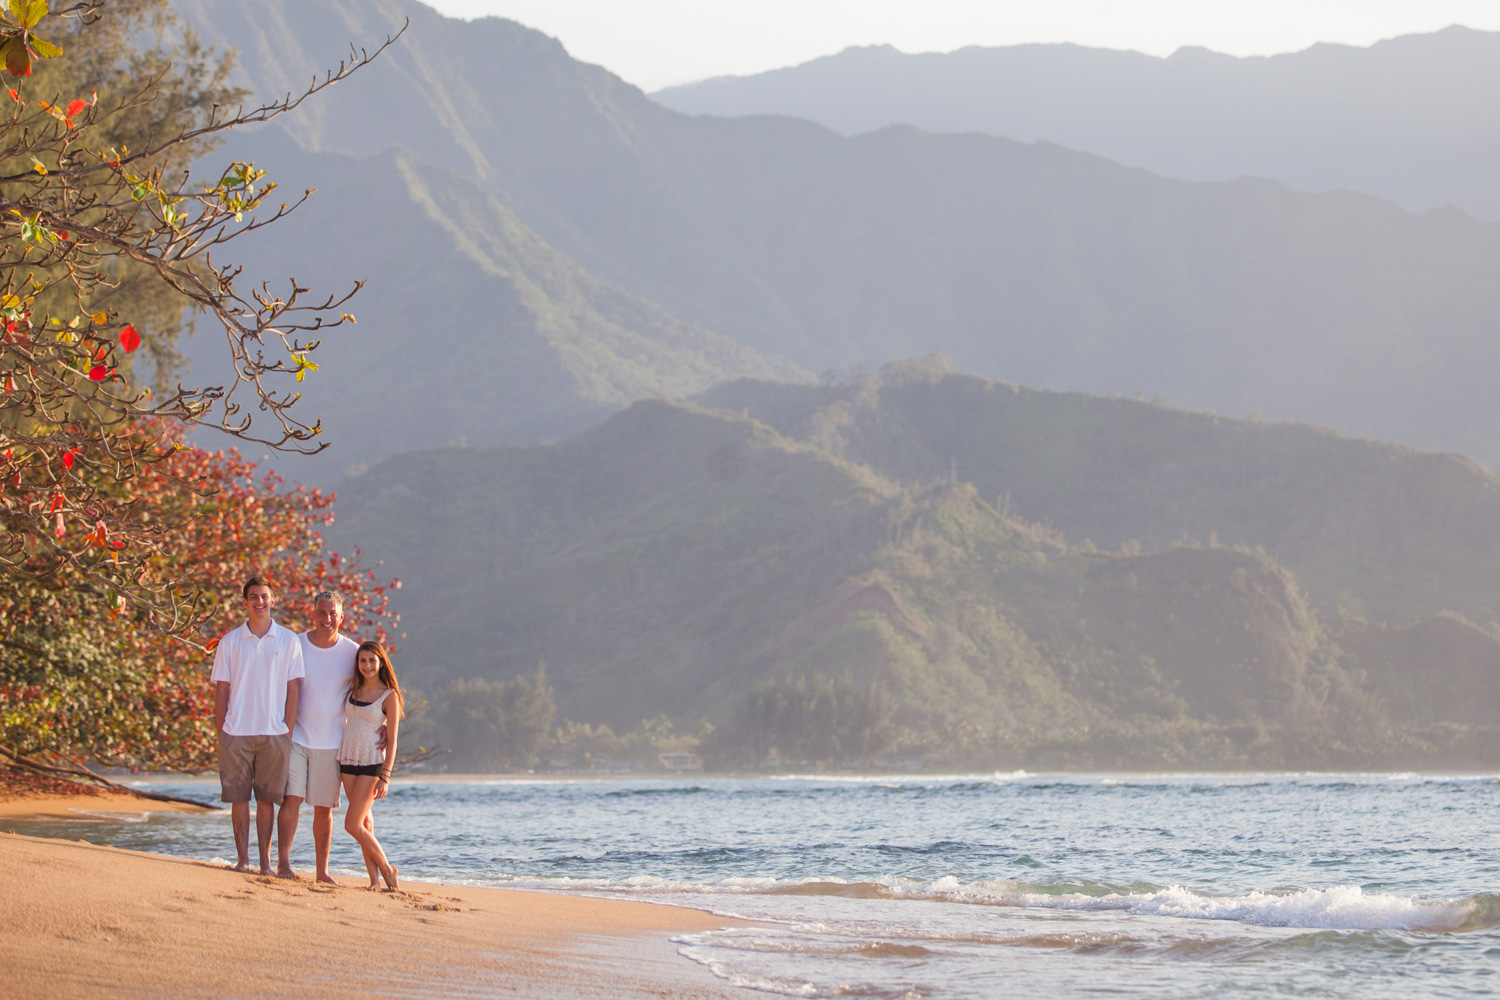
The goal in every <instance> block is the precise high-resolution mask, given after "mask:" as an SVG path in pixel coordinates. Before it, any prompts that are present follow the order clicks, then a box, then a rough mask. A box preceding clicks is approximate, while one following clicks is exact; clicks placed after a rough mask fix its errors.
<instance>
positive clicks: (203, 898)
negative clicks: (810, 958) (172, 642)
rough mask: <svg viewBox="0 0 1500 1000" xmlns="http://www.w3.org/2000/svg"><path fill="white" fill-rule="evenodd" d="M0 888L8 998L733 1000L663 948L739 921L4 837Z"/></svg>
mask: <svg viewBox="0 0 1500 1000" xmlns="http://www.w3.org/2000/svg"><path fill="white" fill-rule="evenodd" d="M89 798H94V797H92V796H90V797H89ZM111 798H113V796H111ZM137 801H144V800H137ZM150 805H152V806H153V807H154V806H159V805H167V803H150ZM100 811H104V810H100ZM143 811H144V810H143ZM153 811H154V810H153ZM0 877H3V880H4V884H5V891H4V892H3V893H0V967H3V968H5V969H6V973H7V975H6V986H7V995H8V996H14V997H17V998H23V997H26V998H30V997H36V998H41V997H48V998H53V997H75V996H76V997H86V996H87V997H98V996H140V995H152V996H171V997H223V996H229V995H235V996H239V995H255V996H265V997H283V996H284V997H306V996H320V997H330V998H345V997H348V998H351V1000H352V998H361V1000H363V998H367V997H369V996H370V995H372V994H377V995H384V996H395V997H405V996H411V997H417V996H424V997H427V996H434V995H447V996H460V997H462V996H487V995H494V994H498V993H520V994H521V995H524V996H528V997H538V998H549V1000H550V998H552V997H558V998H562V997H599V998H601V1000H602V998H607V997H623V998H629V997H682V998H688V1000H698V998H701V1000H725V998H730V997H742V996H743V995H744V993H743V991H742V990H739V989H737V988H736V987H733V986H731V985H729V984H727V983H725V982H723V981H721V980H719V979H717V978H716V977H715V976H714V975H713V973H712V972H710V971H709V970H708V969H706V968H704V967H702V966H700V965H697V964H695V963H694V962H692V961H690V960H688V959H686V958H683V957H681V956H680V955H678V954H677V949H676V946H675V945H674V944H672V941H671V938H672V937H673V936H674V935H677V934H687V933H695V932H702V931H707V930H715V929H718V928H722V927H731V926H744V925H745V922H744V921H738V920H733V919H730V918H726V917H718V916H714V915H713V914H711V913H708V912H707V911H703V910H695V909H689V908H686V907H680V906H670V905H662V904H657V903H643V902H636V901H633V900H616V899H599V898H595V897H590V896H570V895H564V894H557V893H542V892H528V891H525V890H519V889H494V888H477V887H471V886H457V885H443V884H435V883H417V882H413V883H409V884H408V883H405V882H403V883H402V887H401V889H400V890H399V891H396V892H371V891H369V890H367V889H365V888H363V887H362V886H356V885H355V884H353V883H354V882H355V881H356V880H351V879H347V878H346V879H344V880H343V882H344V884H343V885H341V886H339V887H331V886H323V885H318V884H316V883H314V882H312V880H311V878H310V877H304V878H302V879H301V880H297V881H292V880H287V879H278V878H268V877H265V876H262V875H259V874H243V873H239V872H234V871H232V870H229V869H227V868H222V867H219V866H216V865H211V864H208V863H206V862H201V861H190V860H186V859H182V858H174V857H168V856H165V855H157V854H145V853H141V852H137V851H126V850H118V849H116V848H113V847H105V846H99V845H95V844H90V843H87V842H84V841H63V840H50V839H47V838H40V837H27V836H21V835H19V834H14V833H0ZM357 881H359V882H362V881H363V880H357Z"/></svg>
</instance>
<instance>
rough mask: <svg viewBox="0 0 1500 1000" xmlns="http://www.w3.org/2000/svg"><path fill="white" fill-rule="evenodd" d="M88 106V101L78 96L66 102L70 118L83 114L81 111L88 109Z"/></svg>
mask: <svg viewBox="0 0 1500 1000" xmlns="http://www.w3.org/2000/svg"><path fill="white" fill-rule="evenodd" d="M88 106H89V102H88V101H85V100H83V99H82V98H78V97H75V98H73V99H72V100H71V101H69V102H68V117H69V118H72V117H73V116H74V115H81V114H83V112H85V111H87V110H88Z"/></svg>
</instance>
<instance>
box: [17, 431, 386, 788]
mask: <svg viewBox="0 0 1500 1000" xmlns="http://www.w3.org/2000/svg"><path fill="white" fill-rule="evenodd" d="M154 432H155V429H153V430H152V432H149V433H154ZM167 433H168V434H169V435H170V436H173V437H174V438H175V436H176V435H177V434H180V431H169V432H167ZM184 482H186V483H190V484H192V486H193V489H184V488H182V486H181V485H180V484H182V483H184ZM109 488H110V489H111V490H112V491H115V492H117V493H118V492H125V493H128V494H129V499H130V500H131V501H133V502H136V503H139V504H141V505H143V506H144V507H146V508H147V509H150V510H153V511H156V512H158V516H159V518H160V520H161V522H162V523H163V525H164V527H163V529H162V534H161V537H160V539H159V540H158V543H157V544H156V545H155V546H154V551H153V556H152V559H153V561H152V564H151V566H150V567H148V571H149V573H150V574H151V575H157V574H160V575H162V576H163V577H171V578H174V579H178V580H180V581H182V583H183V585H185V586H188V587H191V588H192V589H193V590H195V591H197V592H199V593H200V594H205V595H209V596H208V598H207V599H206V600H205V604H204V607H203V609H202V615H201V620H202V622H203V624H202V634H201V635H200V636H198V637H194V638H195V639H199V640H201V639H202V638H208V637H212V636H218V635H220V634H222V633H223V632H224V631H227V630H228V629H229V628H231V627H233V625H235V624H236V623H237V622H238V621H240V620H242V619H243V617H244V616H243V609H242V608H241V607H240V605H239V602H238V600H237V598H238V596H239V587H240V584H241V582H242V581H243V579H244V576H245V573H246V566H247V564H246V558H247V553H248V554H251V555H252V556H253V557H254V558H256V559H258V560H260V562H257V563H255V564H254V568H255V569H256V570H257V571H259V572H262V573H264V574H265V575H267V576H268V577H270V579H271V580H272V581H273V582H274V584H275V586H276V588H277V590H278V592H280V593H281V594H282V595H283V599H282V607H281V609H280V610H279V611H278V617H280V618H282V619H283V620H284V621H287V622H290V623H291V624H292V625H294V626H302V627H311V624H312V621H311V619H312V608H311V600H312V595H313V594H314V593H316V592H317V591H319V590H324V589H329V590H338V591H340V592H341V593H342V594H343V595H344V600H345V620H346V624H345V629H346V631H348V632H350V633H352V634H355V635H361V636H365V637H369V638H379V639H381V640H383V641H389V639H390V638H391V636H390V630H392V629H394V626H395V623H396V622H397V620H398V619H397V617H396V616H395V615H394V614H392V613H391V612H390V610H389V607H388V600H389V594H390V590H391V589H393V588H396V587H399V586H400V584H399V583H398V582H396V581H388V582H382V581H379V580H377V579H376V577H375V575H374V573H373V572H372V571H371V570H368V569H365V568H363V567H361V566H360V565H359V554H358V553H357V552H356V553H355V554H354V557H353V558H352V559H346V558H343V557H341V556H340V555H338V554H337V553H335V552H331V551H329V550H328V548H327V547H326V545H325V544H324V541H323V538H322V535H321V534H320V533H319V530H318V529H319V528H320V527H321V526H323V525H325V524H327V523H328V522H329V521H330V520H331V519H332V502H333V499H334V498H333V496H332V495H330V494H326V493H323V492H321V491H319V490H316V489H307V488H304V487H300V486H296V487H290V488H289V487H288V486H287V484H286V483H285V482H284V481H282V479H281V478H280V477H279V476H277V475H276V474H275V473H264V474H260V475H257V469H256V466H255V465H254V464H253V463H250V462H247V461H245V460H244V459H243V458H242V457H241V456H240V455H239V454H238V453H237V452H234V451H229V452H222V451H221V452H207V451H204V450H202V449H199V448H192V447H185V448H182V449H178V450H174V451H173V452H172V453H171V457H170V458H169V459H168V460H167V461H166V462H164V463H161V464H160V465H157V466H153V467H151V468H149V469H148V470H147V471H146V472H145V473H144V474H142V475H140V476H137V477H135V478H133V479H132V480H131V481H130V482H129V483H128V484H126V485H121V484H111V485H110V487H109ZM100 541H103V542H104V543H105V546H104V551H105V552H106V553H107V554H108V552H109V550H108V547H107V542H108V539H107V537H105V538H103V539H97V538H96V540H95V541H94V542H93V543H92V544H94V545H95V546H96V547H98V546H99V542H100ZM72 593H76V588H71V587H66V586H65V587H63V588H61V589H60V590H54V589H50V588H46V587H41V586H38V585H35V584H32V585H29V586H21V587H17V588H15V589H13V590H11V591H9V592H7V593H5V594H4V595H0V616H3V619H4V621H6V623H7V624H8V626H9V627H8V629H7V632H6V634H5V637H4V639H3V640H0V743H3V744H4V745H6V746H7V747H9V748H11V750H13V751H14V752H16V753H19V754H22V755H27V756H30V755H35V754H39V753H41V754H50V755H53V756H60V757H64V758H71V759H73V760H83V759H91V760H94V761H98V762H100V763H106V764H116V765H124V766H127V767H141V766H148V765H149V766H152V767H170V768H174V769H178V770H197V769H201V768H204V767H207V766H210V765H211V764H212V759H213V752H214V740H215V736H214V732H213V691H212V687H211V685H210V684H209V683H208V681H207V674H206V671H205V664H206V662H207V660H206V657H205V653H206V652H207V651H209V650H211V649H212V648H213V644H214V643H215V642H216V641H217V640H216V639H215V638H208V641H207V642H203V643H201V645H200V641H186V640H183V639H181V638H175V639H174V640H172V641H164V639H163V637H162V636H161V635H160V634H157V633H153V632H151V631H149V630H145V629H142V628H141V627H140V621H139V620H138V617H137V616H136V615H132V614H131V609H130V607H129V606H128V605H124V606H116V607H114V608H110V609H107V610H106V611H105V612H104V613H102V614H101V613H98V612H97V611H96V610H95V609H92V608H90V607H88V606H87V605H70V604H68V603H66V596H67V595H69V594H72ZM60 596H61V598H62V599H60Z"/></svg>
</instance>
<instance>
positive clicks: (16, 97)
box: [6, 87, 21, 101]
mask: <svg viewBox="0 0 1500 1000" xmlns="http://www.w3.org/2000/svg"><path fill="white" fill-rule="evenodd" d="M6 93H7V94H9V95H10V97H11V100H13V101H19V100H20V99H21V95H20V94H18V93H16V88H14V87H11V88H10V89H9V90H7V91H6Z"/></svg>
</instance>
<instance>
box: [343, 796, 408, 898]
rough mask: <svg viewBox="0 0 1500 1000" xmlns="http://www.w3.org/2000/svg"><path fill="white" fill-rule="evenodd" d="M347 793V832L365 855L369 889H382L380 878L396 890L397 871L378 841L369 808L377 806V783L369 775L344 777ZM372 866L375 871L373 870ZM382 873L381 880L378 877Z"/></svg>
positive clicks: (345, 823) (345, 827) (345, 815)
mask: <svg viewBox="0 0 1500 1000" xmlns="http://www.w3.org/2000/svg"><path fill="white" fill-rule="evenodd" d="M344 791H345V792H347V793H348V795H349V811H348V812H346V813H345V814H344V829H345V830H347V831H348V832H349V836H351V837H353V838H354V839H355V840H356V841H358V842H359V846H360V850H362V851H363V852H364V855H365V867H366V868H367V869H369V870H370V888H372V889H375V888H379V886H380V881H379V879H380V878H384V879H385V883H386V885H388V886H390V887H391V888H392V889H394V888H396V887H397V882H396V867H395V866H394V865H392V864H391V863H390V861H388V860H387V859H386V856H385V851H384V850H383V849H382V848H381V846H380V841H378V840H376V839H375V826H374V823H373V822H370V821H369V820H370V807H371V806H372V805H374V803H375V779H374V778H372V777H370V776H368V775H362V774H361V775H345V776H344ZM371 862H373V863H374V867H373V868H371ZM376 872H379V876H377V875H376Z"/></svg>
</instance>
